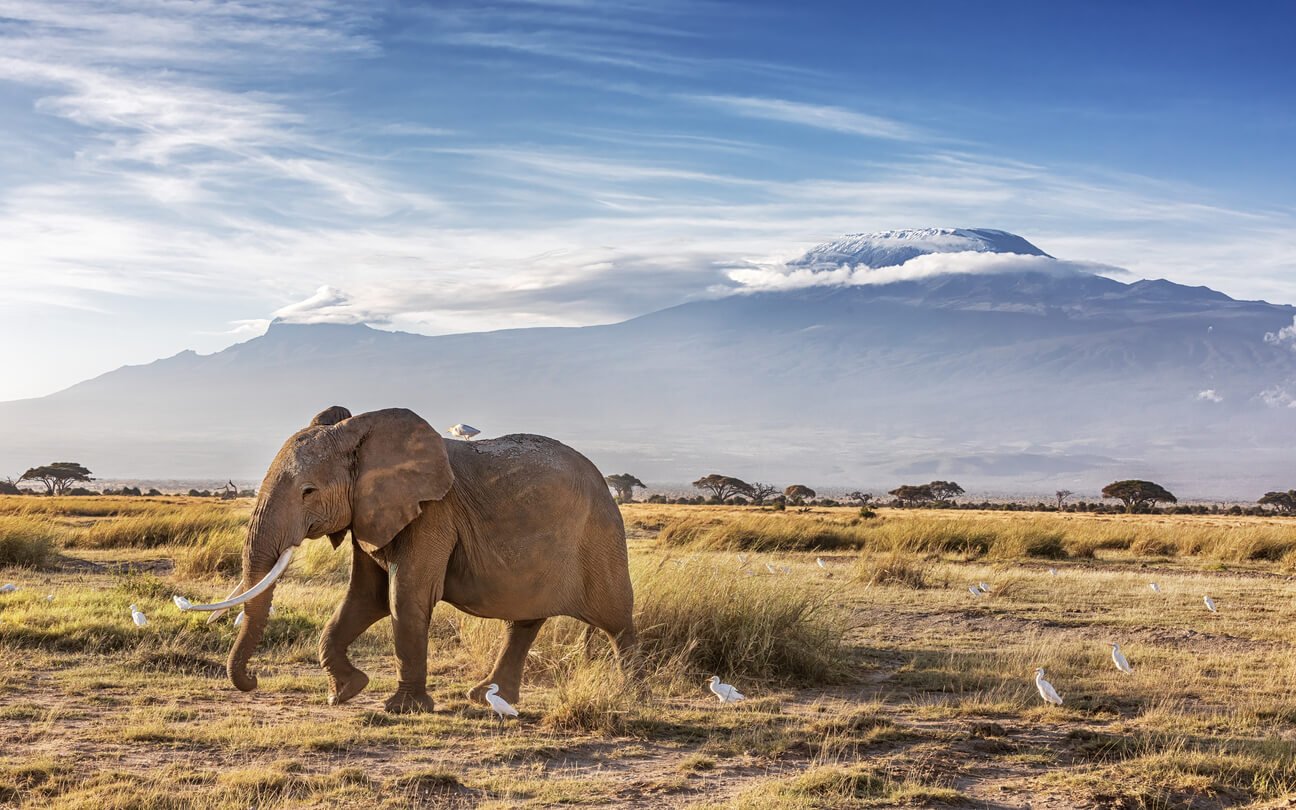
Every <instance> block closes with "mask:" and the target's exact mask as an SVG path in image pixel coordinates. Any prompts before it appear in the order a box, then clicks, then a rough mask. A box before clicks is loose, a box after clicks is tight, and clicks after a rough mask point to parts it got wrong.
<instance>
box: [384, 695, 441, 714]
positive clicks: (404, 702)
mask: <svg viewBox="0 0 1296 810" xmlns="http://www.w3.org/2000/svg"><path fill="white" fill-rule="evenodd" d="M383 708H384V709H386V710H387V711H389V712H391V713H392V714H419V713H421V712H430V711H432V698H431V696H430V695H428V693H427V692H426V691H423V690H420V691H418V692H407V691H405V690H403V689H402V690H399V691H397V692H396V694H394V695H392V696H391V697H389V698H387V702H386V703H384V704H383Z"/></svg>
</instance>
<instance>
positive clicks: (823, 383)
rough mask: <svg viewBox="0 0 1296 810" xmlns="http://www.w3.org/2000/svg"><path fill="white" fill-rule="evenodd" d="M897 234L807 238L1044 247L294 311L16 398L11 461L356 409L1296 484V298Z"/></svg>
mask: <svg viewBox="0 0 1296 810" xmlns="http://www.w3.org/2000/svg"><path fill="white" fill-rule="evenodd" d="M892 234H910V236H904V237H901V236H892V235H874V236H872V237H868V238H867V239H864V238H858V239H856V238H848V239H847V240H846V241H844V242H838V243H833V244H832V245H825V246H822V247H821V248H817V249H816V250H814V251H811V252H810V253H809V254H807V255H814V256H825V257H827V256H830V255H831V256H845V255H848V254H849V256H850V257H851V258H849V259H843V261H858V263H861V264H862V263H864V261H865V260H867V261H872V262H886V263H888V264H887V266H890V263H894V262H896V261H899V257H900V256H901V255H903V249H914V250H926V251H929V252H931V251H938V250H954V251H956V252H967V250H968V249H969V248H968V246H969V245H973V244H975V245H980V246H981V250H982V251H989V250H992V249H995V248H996V247H997V248H998V249H999V250H1000V251H1002V250H1004V249H1008V248H1012V249H1013V251H1012V252H1017V251H1030V253H1023V254H1020V255H1023V256H1034V257H1043V261H1039V262H1028V263H1027V265H1026V266H1027V267H1028V268H1029V269H1026V270H1021V271H1015V272H994V273H962V274H937V275H931V276H924V277H921V278H903V279H900V280H896V281H894V282H891V283H877V284H863V285H839V286H809V287H804V288H799V289H789V290H782V291H768V292H755V293H746V294H741V295H731V296H727V297H724V298H719V299H713V300H705V301H695V302H691V303H687V304H682V305H680V306H676V307H671V308H669V309H665V310H661V311H658V312H653V313H649V314H647V315H644V316H641V317H638V318H634V319H631V320H628V321H625V322H622V323H617V324H611V325H606V326H591V327H583V328H572V329H554V328H546V329H516V330H506V331H502V332H491V333H475V334H461V335H447V336H441V337H426V336H421V335H411V334H403V333H393V332H386V331H381V330H376V329H371V328H369V327H366V326H342V325H300V324H290V323H275V324H273V325H272V326H271V328H270V330H269V331H268V332H267V333H266V334H265V335H263V336H261V337H258V338H255V339H252V340H249V341H247V342H245V343H240V344H237V345H235V346H231V347H230V348H228V349H226V350H224V351H222V352H218V353H216V354H213V355H208V356H200V355H196V354H194V353H192V352H184V353H181V354H179V355H176V356H175V357H171V358H168V359H165V360H159V361H157V362H155V363H152V364H149V365H147V366H136V367H126V368H122V369H119V370H118V371H115V372H112V373H110V374H106V375H103V376H102V377H99V378H96V379H93V380H89V381H87V382H84V383H81V384H79V385H76V386H73V387H72V388H69V389H67V390H65V391H62V392H59V393H57V394H54V395H51V396H48V397H44V398H41V399H36V400H26V401H20V402H10V403H0V473H3V471H6V470H12V471H14V473H11V474H16V473H17V472H20V471H21V470H22V469H25V468H26V467H27V466H31V465H32V464H36V463H45V462H47V461H49V460H52V459H58V458H66V459H73V460H76V461H80V462H82V463H85V464H87V465H88V466H89V467H90V468H91V469H93V470H95V471H96V473H98V474H100V475H103V476H111V477H132V478H144V477H154V478H161V477H221V478H235V479H239V478H249V479H256V478H259V477H260V475H261V474H262V472H263V471H264V469H265V467H266V464H267V463H268V461H269V459H270V457H271V456H272V455H273V453H274V451H275V449H276V448H277V447H278V446H279V444H280V443H281V442H282V441H283V439H284V437H286V436H287V435H288V434H289V433H291V432H292V431H293V430H295V429H296V428H298V427H300V426H301V425H303V424H304V423H305V422H306V421H307V420H308V419H309V418H310V416H311V415H312V414H314V413H315V412H316V411H318V410H320V409H321V408H323V407H325V406H328V405H332V404H341V405H345V406H347V407H349V408H351V409H352V410H353V411H357V412H359V411H363V410H370V409H374V408H381V407H392V406H404V407H410V408H413V409H414V410H416V411H418V412H419V413H421V414H423V415H424V416H425V417H426V418H427V419H428V420H429V421H430V422H431V423H432V424H434V425H436V426H438V427H442V428H444V427H448V426H449V425H452V424H454V423H456V422H468V423H470V424H472V425H474V426H476V427H479V428H481V429H483V430H484V431H485V434H486V435H487V436H491V435H500V434H503V433H508V432H535V433H543V434H548V435H551V436H554V437H555V438H558V439H561V440H563V441H566V442H567V443H569V444H571V445H572V446H574V447H576V448H578V449H580V450H582V451H583V452H585V453H586V454H587V455H589V456H590V458H592V459H593V460H594V461H595V463H596V464H598V465H599V466H600V467H601V468H603V469H604V470H605V471H618V472H620V471H628V472H631V473H633V474H635V475H638V476H639V477H640V478H642V479H643V480H646V481H650V482H651V481H657V482H670V481H689V480H693V479H694V478H696V477H698V476H699V475H702V474H704V473H708V472H721V473H724V474H728V475H736V476H739V477H742V478H746V479H748V480H751V479H757V480H762V481H765V480H769V481H773V482H776V483H784V484H786V483H790V482H792V481H794V480H795V481H797V482H802V483H808V484H810V485H811V486H816V485H827V486H831V485H842V486H851V487H872V488H875V491H876V488H878V487H886V488H891V487H894V486H895V485H896V484H899V483H905V482H908V481H910V480H915V481H926V480H930V479H932V478H937V477H940V478H950V477H954V478H956V479H957V480H958V481H959V482H960V483H961V484H962V485H963V486H964V487H966V488H968V489H969V490H970V491H975V490H981V491H985V490H993V491H998V492H1005V491H1018V492H1029V493H1049V492H1052V491H1053V490H1054V489H1058V488H1066V489H1072V490H1076V491H1078V492H1089V493H1094V492H1096V491H1097V490H1098V489H1099V488H1101V486H1103V485H1104V484H1106V483H1107V482H1109V481H1111V480H1113V479H1114V478H1118V477H1120V478H1130V477H1138V478H1150V479H1153V480H1157V481H1159V482H1161V483H1162V484H1164V485H1166V486H1167V487H1169V488H1170V489H1171V490H1172V491H1174V492H1175V493H1176V494H1178V495H1180V496H1187V497H1190V496H1193V495H1201V496H1215V495H1221V496H1238V497H1251V498H1254V497H1258V496H1259V495H1260V494H1262V493H1263V492H1265V491H1266V490H1269V489H1279V488H1281V489H1289V488H1291V487H1292V486H1296V480H1293V479H1296V463H1293V461H1292V459H1293V458H1296V431H1294V430H1292V427H1293V420H1296V407H1292V403H1296V351H1293V350H1292V346H1293V344H1294V343H1296V337H1294V335H1296V330H1293V329H1292V328H1291V327H1292V324H1293V318H1294V317H1296V308H1293V307H1290V306H1278V305H1273V304H1268V303H1265V302H1256V301H1237V300H1234V299H1232V298H1230V297H1228V296H1227V295H1224V294H1222V293H1219V292H1216V291H1213V290H1209V289H1206V288H1201V287H1185V286H1183V285H1179V284H1174V283H1172V282H1169V281H1164V280H1156V281H1138V282H1134V283H1124V282H1122V281H1119V280H1115V279H1112V278H1106V277H1102V276H1097V275H1093V274H1089V273H1084V272H1080V271H1068V272H1065V273H1053V272H1048V266H1049V265H1050V263H1052V262H1053V261H1054V260H1052V259H1051V258H1049V257H1047V255H1046V254H1044V253H1043V252H1042V251H1040V250H1039V248H1036V247H1035V246H1033V245H1031V244H1030V243H1029V242H1027V241H1026V240H1024V239H1022V238H1021V237H1017V236H1014V235H1012V234H1007V233H1003V232H998V231H987V230H976V231H972V230H968V231H904V232H892ZM924 234H925V235H924ZM919 235H924V236H921V237H920V236H919ZM847 244H849V245H850V247H851V250H853V251H854V252H850V251H848V250H847V249H846V247H845V245H847ZM883 248H885V250H884V249H883ZM870 251H871V252H870ZM886 251H891V252H889V253H887V252H886ZM861 256H862V257H863V258H860V257H861ZM910 258H911V259H912V258H913V257H912V256H911V257H910ZM825 261H827V260H826V259H825ZM870 272H872V271H870Z"/></svg>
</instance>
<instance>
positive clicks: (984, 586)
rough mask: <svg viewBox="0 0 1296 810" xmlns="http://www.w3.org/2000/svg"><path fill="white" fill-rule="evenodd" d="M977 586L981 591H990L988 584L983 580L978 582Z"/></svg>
mask: <svg viewBox="0 0 1296 810" xmlns="http://www.w3.org/2000/svg"><path fill="white" fill-rule="evenodd" d="M977 587H978V588H980V589H981V593H990V586H989V585H987V584H985V583H984V582H978V583H977Z"/></svg>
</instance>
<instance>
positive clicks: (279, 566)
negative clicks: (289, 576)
mask: <svg viewBox="0 0 1296 810" xmlns="http://www.w3.org/2000/svg"><path fill="white" fill-rule="evenodd" d="M292 555H293V550H292V549H288V550H286V551H285V552H284V553H283V554H280V555H279V561H278V562H276V563H275V564H274V568H271V569H270V573H268V574H266V575H265V577H264V578H262V580H261V581H260V582H258V583H257V584H255V585H253V586H252V587H251V588H248V589H247V590H246V591H244V592H243V593H241V594H239V595H238V596H233V597H231V598H229V599H226V600H225V601H223V602H214V603H212V604H210V605H194V604H187V603H186V605H180V609H181V610H228V609H229V608H232V607H238V606H239V605H241V604H243V603H244V602H247V601H250V600H252V599H255V598H256V597H258V596H260V595H261V594H262V593H264V592H265V590H266V589H267V588H269V587H270V586H271V585H273V584H274V582H275V580H276V579H278V578H279V575H280V574H282V573H283V572H284V569H285V568H287V567H288V563H289V562H290V561H291V560H292ZM239 584H240V585H242V584H243V583H241V582H240V583H239ZM235 590H237V588H236V589H235ZM177 605H179V603H177Z"/></svg>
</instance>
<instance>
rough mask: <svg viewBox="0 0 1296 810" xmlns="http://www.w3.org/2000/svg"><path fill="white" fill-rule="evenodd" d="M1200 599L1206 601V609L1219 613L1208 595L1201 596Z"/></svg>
mask: <svg viewBox="0 0 1296 810" xmlns="http://www.w3.org/2000/svg"><path fill="white" fill-rule="evenodd" d="M1202 601H1203V602H1205V603H1206V609H1207V610H1209V611H1210V612H1211V613H1219V609H1218V608H1216V607H1215V600H1214V599H1211V598H1210V597H1209V596H1203V597H1202Z"/></svg>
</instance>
